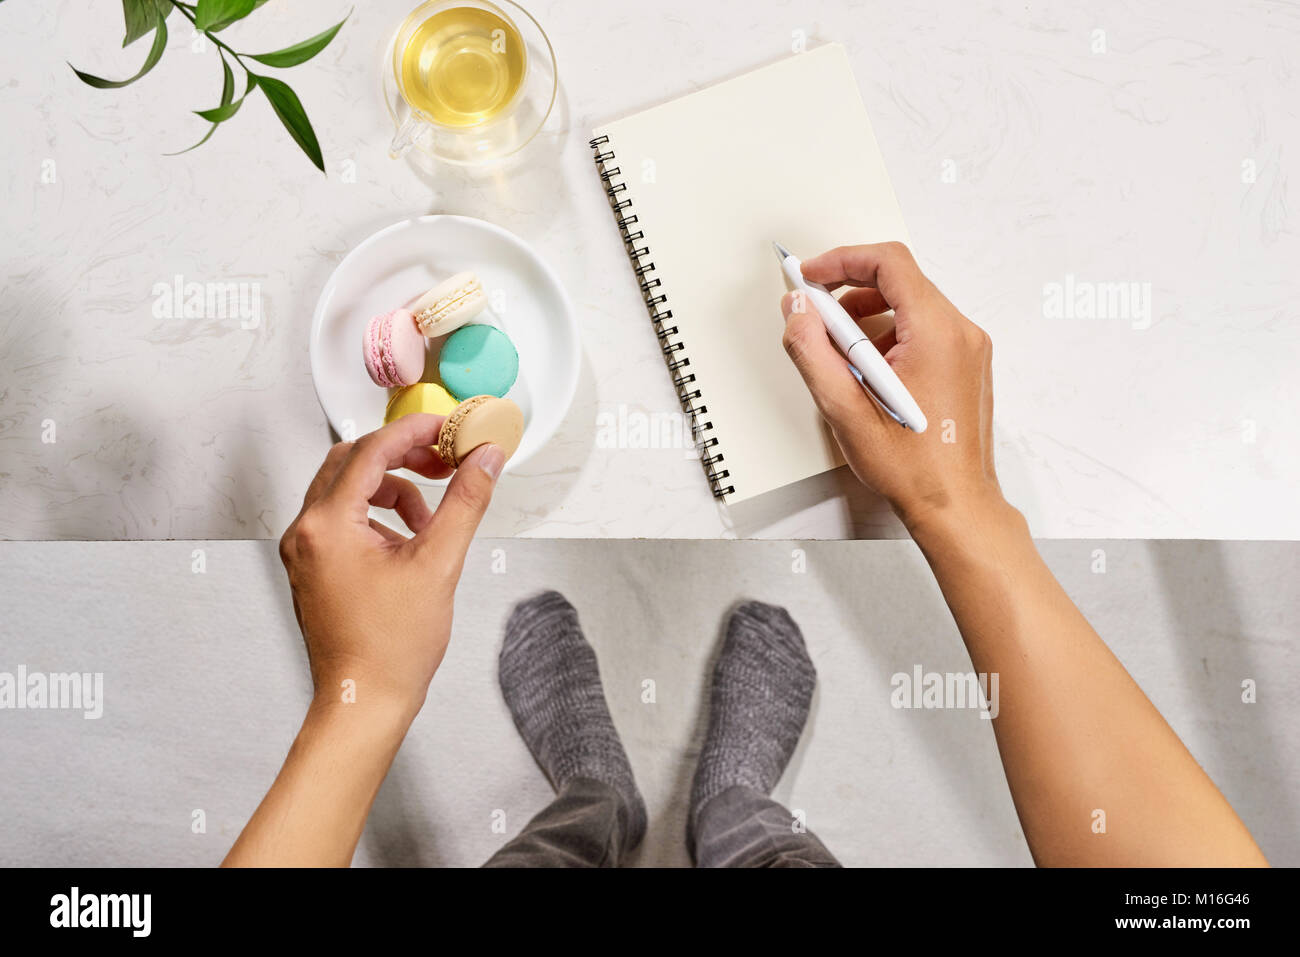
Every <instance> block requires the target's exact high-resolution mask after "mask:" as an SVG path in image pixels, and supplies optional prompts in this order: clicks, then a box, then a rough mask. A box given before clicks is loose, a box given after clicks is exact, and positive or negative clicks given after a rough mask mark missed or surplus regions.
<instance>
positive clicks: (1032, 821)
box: [908, 497, 1266, 866]
mask: <svg viewBox="0 0 1300 957" xmlns="http://www.w3.org/2000/svg"><path fill="white" fill-rule="evenodd" d="M908 524H909V528H910V530H911V531H912V533H913V537H914V538H915V540H916V542H917V544H918V545H919V546H920V548H921V550H922V552H923V553H924V554H925V557H926V559H927V561H928V562H929V563H930V566H931V568H932V569H933V570H934V573H935V576H936V578H937V579H938V582H939V585H940V587H941V589H942V590H943V594H944V597H945V599H946V600H947V602H948V606H949V608H950V609H951V610H952V613H953V617H954V618H955V619H956V621H957V626H958V628H959V629H960V630H961V634H962V638H963V639H964V640H965V642H966V647H967V649H968V650H969V651H970V655H971V660H972V662H973V664H974V666H975V670H976V671H977V672H980V673H989V674H992V673H996V674H998V675H999V684H998V688H999V701H998V716H997V717H996V718H995V719H994V721H993V725H994V731H995V733H996V736H997V742H998V749H999V751H1000V753H1001V755H1002V763H1003V765H1004V767H1005V769H1006V774H1007V781H1008V784H1009V785H1010V788H1011V794H1012V798H1013V800H1014V801H1015V805H1016V810H1017V812H1018V813H1019V815H1020V821H1021V824H1022V826H1023V828H1024V832H1025V837H1026V840H1027V841H1028V843H1029V848H1030V851H1031V852H1032V854H1033V855H1034V859H1035V861H1037V862H1038V863H1039V864H1043V865H1139V866H1141V865H1171V866H1177V865H1241V864H1246V865H1257V864H1265V863H1266V861H1265V860H1264V857H1263V855H1262V854H1261V853H1260V851H1259V849H1258V847H1256V845H1255V843H1254V841H1253V840H1252V839H1251V836H1250V834H1249V832H1248V831H1247V830H1246V828H1245V826H1244V825H1243V824H1242V823H1241V821H1240V820H1239V819H1238V818H1237V816H1236V814H1235V813H1234V812H1233V810H1232V808H1231V806H1229V804H1228V803H1227V801H1226V800H1225V799H1224V798H1223V796H1222V795H1221V794H1220V793H1219V791H1218V789H1217V788H1216V787H1215V786H1214V783H1213V782H1212V781H1211V780H1210V779H1209V777H1208V776H1207V775H1206V774H1205V773H1204V772H1203V771H1202V770H1201V768H1200V766H1199V765H1197V763H1196V761H1195V760H1194V759H1193V758H1192V756H1191V755H1190V754H1189V753H1188V751H1187V749H1186V748H1185V747H1183V744H1182V742H1181V741H1180V740H1179V739H1178V737H1177V735H1175V734H1174V732H1173V730H1172V729H1171V728H1170V727H1169V725H1168V724H1166V723H1165V720H1164V719H1163V718H1162V717H1161V715H1160V713H1159V712H1158V711H1157V710H1156V709H1155V707H1154V706H1153V705H1152V704H1151V702H1150V701H1148V700H1147V698H1146V696H1145V695H1144V694H1143V693H1142V690H1141V689H1140V688H1139V687H1138V686H1137V684H1136V683H1135V682H1134V681H1133V679H1132V678H1131V677H1130V676H1129V674H1128V672H1126V671H1125V670H1124V667H1123V666H1122V665H1121V664H1120V663H1119V661H1118V660H1117V659H1116V658H1115V656H1114V655H1112V654H1111V652H1110V650H1109V649H1108V648H1107V647H1106V645H1105V644H1104V643H1103V642H1102V641H1101V639H1100V638H1099V637H1098V636H1097V634H1096V632H1095V631H1094V630H1093V629H1092V627H1091V626H1090V625H1089V624H1088V622H1087V620H1086V619H1085V618H1084V617H1083V615H1081V614H1080V613H1079V611H1078V609H1077V608H1075V606H1074V604H1073V603H1072V602H1071V601H1070V599H1069V597H1068V596H1067V595H1066V594H1065V592H1064V590H1063V589H1062V588H1061V586H1060V585H1059V584H1058V583H1057V581H1056V579H1055V578H1054V577H1053V576H1052V573H1051V572H1050V571H1049V570H1048V568H1047V566H1046V565H1045V564H1044V562H1043V561H1042V559H1041V557H1040V556H1039V555H1038V552H1037V549H1036V548H1035V547H1034V543H1033V540H1032V539H1031V538H1030V535H1029V530H1028V527H1027V525H1026V524H1025V521H1024V519H1023V517H1022V516H1021V515H1020V513H1019V512H1017V511H1016V510H1015V509H1013V508H1011V507H1010V506H1009V505H1007V504H1006V503H1005V502H1003V501H1002V500H1001V499H1000V497H998V498H996V500H994V501H991V502H989V503H987V504H982V505H979V506H977V507H970V508H967V509H964V510H962V511H961V513H960V514H958V513H957V512H956V511H955V510H951V509H950V510H948V511H947V512H943V511H935V512H931V513H928V514H926V515H923V516H921V517H919V518H916V519H913V520H911V521H909V522H908ZM1103 814H1104V818H1103V817H1102V815H1103ZM1103 823H1104V831H1103V830H1102V826H1103Z"/></svg>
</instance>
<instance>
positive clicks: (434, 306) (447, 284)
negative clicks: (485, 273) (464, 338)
mask: <svg viewBox="0 0 1300 957" xmlns="http://www.w3.org/2000/svg"><path fill="white" fill-rule="evenodd" d="M486 305H487V293H485V292H484V291H483V284H482V283H481V282H479V280H478V276H475V275H474V274H473V273H472V272H458V273H456V275H454V276H451V277H450V278H448V279H444V280H443V281H442V282H440V283H438V285H436V286H434V287H433V288H432V289H430V290H429V291H428V292H426V293H425V294H424V295H423V296H421V297H420V298H419V299H417V300H415V302H414V303H413V304H412V305H411V312H413V313H414V314H415V324H416V325H417V326H419V328H420V331H421V332H422V333H424V335H425V336H426V337H427V338H429V339H434V338H437V337H438V336H445V335H446V334H447V333H449V332H454V331H455V330H457V329H459V328H460V327H461V326H463V325H465V323H467V322H469V321H470V320H471V319H473V318H474V317H475V316H477V315H478V314H479V313H480V312H482V311H483V309H484V307H485V306H486Z"/></svg>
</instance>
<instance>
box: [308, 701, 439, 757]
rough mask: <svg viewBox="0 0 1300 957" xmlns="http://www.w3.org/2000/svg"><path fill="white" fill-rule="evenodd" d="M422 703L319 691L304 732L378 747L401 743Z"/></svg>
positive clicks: (311, 707)
mask: <svg viewBox="0 0 1300 957" xmlns="http://www.w3.org/2000/svg"><path fill="white" fill-rule="evenodd" d="M422 703H423V702H422V701H421V702H419V703H416V702H413V701H411V700H410V698H409V697H405V696H401V695H397V694H393V693H389V692H380V693H371V694H367V695H365V696H361V695H357V696H355V697H353V696H351V695H349V694H346V693H345V694H340V693H337V692H335V691H333V690H332V689H331V690H329V691H327V692H322V691H317V693H316V694H315V696H314V697H313V698H312V702H311V706H310V707H309V708H308V709H307V717H306V719H305V720H304V722H303V730H304V732H307V733H309V734H311V735H312V736H316V735H322V736H328V737H334V736H336V735H345V736H348V737H356V738H359V739H364V740H365V741H367V742H371V743H375V744H380V743H384V742H393V743H400V742H401V740H402V738H404V737H405V736H406V732H407V730H408V729H409V728H410V726H411V722H412V721H413V720H414V719H415V716H416V714H418V713H419V710H420V704H422Z"/></svg>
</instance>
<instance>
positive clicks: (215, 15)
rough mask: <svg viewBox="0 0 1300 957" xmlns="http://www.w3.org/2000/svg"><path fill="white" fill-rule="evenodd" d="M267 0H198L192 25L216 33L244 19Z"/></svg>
mask: <svg viewBox="0 0 1300 957" xmlns="http://www.w3.org/2000/svg"><path fill="white" fill-rule="evenodd" d="M266 2H267V0H199V3H198V6H197V7H195V8H194V21H195V22H194V26H195V28H196V29H199V30H207V31H209V32H211V33H218V32H220V31H222V30H224V29H226V27H228V26H230V25H231V24H232V23H235V22H236V21H239V20H242V19H244V17H246V16H248V15H249V14H250V13H252V12H253V11H254V10H256V9H257V8H258V7H260V6H262V4H264V3H266Z"/></svg>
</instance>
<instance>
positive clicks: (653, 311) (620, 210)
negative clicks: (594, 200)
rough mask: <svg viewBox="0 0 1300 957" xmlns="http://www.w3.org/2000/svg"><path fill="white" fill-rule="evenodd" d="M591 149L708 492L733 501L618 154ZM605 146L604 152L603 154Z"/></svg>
mask: <svg viewBox="0 0 1300 957" xmlns="http://www.w3.org/2000/svg"><path fill="white" fill-rule="evenodd" d="M588 145H589V146H590V147H591V148H592V150H593V152H594V153H595V159H596V170H597V172H599V173H600V180H601V182H602V183H604V184H605V194H606V195H607V196H608V197H609V205H610V208H611V209H613V210H614V221H615V222H616V223H617V224H618V231H619V235H621V236H622V237H623V246H624V248H625V249H626V250H627V258H628V259H630V260H631V261H632V269H633V271H634V272H635V273H636V277H637V279H638V280H640V283H641V298H642V299H644V300H645V304H646V308H647V309H648V310H649V312H650V321H651V323H653V324H654V328H655V335H656V336H657V337H658V339H659V347H660V349H661V350H662V351H663V354H664V361H665V362H666V363H667V364H668V371H669V373H670V374H671V375H672V377H673V388H674V389H675V390H676V391H677V398H678V399H679V400H680V401H681V403H682V411H683V412H684V413H685V415H686V419H687V421H688V422H689V423H690V426H691V440H692V441H693V442H694V443H695V447H696V449H697V450H699V453H700V461H701V462H702V463H703V464H704V471H705V473H706V474H707V475H708V477H709V488H710V489H712V490H713V495H714V497H715V498H722V497H723V496H724V495H730V494H731V493H732V492H734V491H735V490H736V487H735V486H734V485H727V484H724V483H725V482H726V480H727V479H728V478H729V477H730V476H731V472H730V471H729V470H728V469H726V468H724V467H723V464H722V463H723V462H724V456H723V454H722V453H721V452H720V451H717V452H713V451H711V450H715V449H717V446H718V437H717V436H716V435H711V436H709V437H707V438H705V437H704V433H706V432H711V431H712V430H713V423H712V422H710V421H708V420H707V419H706V418H705V416H707V415H708V412H709V407H708V406H707V405H703V404H697V403H702V399H703V397H702V396H701V395H700V390H699V389H692V388H691V384H692V383H693V382H694V381H695V373H693V372H690V371H689V369H690V365H691V360H690V357H689V356H688V355H686V343H684V342H683V341H682V340H681V338H680V337H679V334H678V331H677V327H676V326H674V325H669V320H671V319H672V317H673V311H672V310H671V309H668V308H665V307H666V305H667V303H668V296H667V295H666V294H664V293H663V292H662V291H660V290H661V289H662V286H663V283H662V281H661V280H660V279H659V277H658V276H653V277H652V276H650V273H653V272H654V271H655V264H654V262H653V261H650V260H649V256H650V247H649V246H647V245H646V244H645V234H644V233H643V232H642V231H641V230H640V229H637V228H636V226H637V222H638V221H637V217H636V214H635V213H634V212H632V211H631V207H632V201H631V200H630V199H628V198H627V196H626V193H627V184H626V183H623V182H615V177H617V176H619V175H620V170H619V168H618V167H617V166H615V165H613V163H614V151H613V150H611V149H609V148H608V146H609V137H608V136H598V137H596V138H595V139H594V140H591V141H590V143H589V144H588ZM602 146H603V147H606V149H604V150H602V149H601V147H602Z"/></svg>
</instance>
